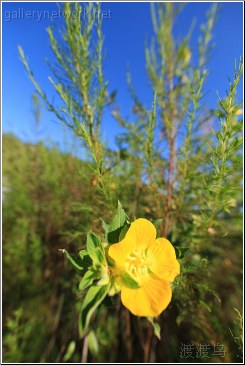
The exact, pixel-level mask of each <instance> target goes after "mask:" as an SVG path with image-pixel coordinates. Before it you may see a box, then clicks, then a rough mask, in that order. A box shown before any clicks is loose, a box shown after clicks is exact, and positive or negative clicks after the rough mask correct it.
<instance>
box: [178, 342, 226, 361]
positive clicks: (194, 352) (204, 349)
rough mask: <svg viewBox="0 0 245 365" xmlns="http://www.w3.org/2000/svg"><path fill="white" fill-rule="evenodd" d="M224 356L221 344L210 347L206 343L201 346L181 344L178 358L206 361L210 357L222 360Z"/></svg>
mask: <svg viewBox="0 0 245 365" xmlns="http://www.w3.org/2000/svg"><path fill="white" fill-rule="evenodd" d="M225 354H226V351H225V347H224V345H223V344H220V343H216V344H214V345H210V344H207V343H203V344H192V343H182V344H181V346H180V358H181V359H188V358H192V359H193V358H199V359H207V358H210V357H219V358H224V357H225Z"/></svg>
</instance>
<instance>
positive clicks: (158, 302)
mask: <svg viewBox="0 0 245 365" xmlns="http://www.w3.org/2000/svg"><path fill="white" fill-rule="evenodd" d="M171 297H172V291H171V288H170V285H169V284H168V283H167V282H166V281H164V280H160V279H158V278H157V277H156V276H153V275H149V276H148V277H147V279H145V280H144V283H143V286H142V287H141V288H139V289H129V288H126V287H124V286H123V287H122V291H121V300H122V303H123V305H124V306H125V307H126V308H128V309H129V310H130V312H131V313H133V314H134V315H135V316H140V317H156V316H158V315H159V314H160V313H161V312H162V311H163V310H164V309H165V308H166V307H167V306H168V304H169V303H170V301H171Z"/></svg>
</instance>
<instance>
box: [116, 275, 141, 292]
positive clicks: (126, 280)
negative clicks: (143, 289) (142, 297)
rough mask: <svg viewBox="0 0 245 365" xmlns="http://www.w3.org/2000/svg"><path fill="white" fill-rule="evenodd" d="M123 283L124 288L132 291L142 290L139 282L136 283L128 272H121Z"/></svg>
mask: <svg viewBox="0 0 245 365" xmlns="http://www.w3.org/2000/svg"><path fill="white" fill-rule="evenodd" d="M120 277H121V282H122V284H123V285H124V286H126V287H127V288H130V289H138V288H140V286H139V284H138V283H137V281H135V280H134V279H133V278H132V276H130V275H129V274H128V273H127V272H126V271H121V272H120Z"/></svg>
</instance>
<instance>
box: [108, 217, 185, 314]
mask: <svg viewBox="0 0 245 365" xmlns="http://www.w3.org/2000/svg"><path fill="white" fill-rule="evenodd" d="M108 253H109V256H110V257H111V258H112V259H113V260H114V263H115V267H116V269H118V272H119V273H120V272H121V271H123V272H126V273H127V274H128V275H130V276H131V278H132V279H134V281H136V282H137V284H138V287H137V288H135V289H133V288H129V286H127V285H124V284H123V282H122V284H121V299H122V303H123V304H124V305H125V307H127V308H128V309H129V310H130V311H131V312H132V313H133V314H134V315H136V316H142V317H156V316H158V315H159V314H160V313H161V312H162V311H163V310H164V309H165V308H166V307H167V306H168V304H169V303H170V301H171V297H172V290H171V286H170V283H171V282H172V281H173V280H174V279H175V277H176V276H177V275H179V273H180V265H179V263H178V261H177V259H176V255H175V250H174V247H173V246H172V245H171V243H170V242H169V241H168V240H167V239H165V238H158V239H156V229H155V227H154V225H153V224H152V223H151V222H150V221H148V220H147V219H143V218H139V219H137V220H136V221H135V222H133V223H132V224H131V226H130V228H129V230H128V231H127V233H126V236H125V238H124V239H123V240H122V241H120V242H119V243H116V244H113V245H111V246H110V248H109V251H108ZM119 275H120V274H119Z"/></svg>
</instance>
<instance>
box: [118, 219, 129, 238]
mask: <svg viewBox="0 0 245 365" xmlns="http://www.w3.org/2000/svg"><path fill="white" fill-rule="evenodd" d="M129 227H130V224H128V223H126V224H125V225H124V226H123V227H122V229H121V232H120V235H119V241H122V240H123V239H124V237H125V236H126V233H127V232H128V229H129Z"/></svg>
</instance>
